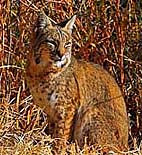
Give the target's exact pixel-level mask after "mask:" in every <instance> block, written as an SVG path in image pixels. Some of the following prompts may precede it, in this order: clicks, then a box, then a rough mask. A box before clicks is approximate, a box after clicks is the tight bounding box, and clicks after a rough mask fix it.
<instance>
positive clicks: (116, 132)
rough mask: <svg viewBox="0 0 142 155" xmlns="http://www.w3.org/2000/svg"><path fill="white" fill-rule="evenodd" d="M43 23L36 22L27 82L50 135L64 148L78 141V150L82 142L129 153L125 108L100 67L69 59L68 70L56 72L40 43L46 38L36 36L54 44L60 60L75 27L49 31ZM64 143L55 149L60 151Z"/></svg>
mask: <svg viewBox="0 0 142 155" xmlns="http://www.w3.org/2000/svg"><path fill="white" fill-rule="evenodd" d="M45 18H48V17H46V15H41V16H40V17H39V19H38V22H39V25H38V26H37V27H36V30H35V32H34V33H33V41H32V44H31V50H30V53H29V58H28V60H29V62H28V65H27V68H26V79H27V83H28V86H29V88H30V91H31V94H32V95H33V100H34V103H35V104H36V105H37V106H39V107H40V108H42V109H43V110H44V111H45V113H46V114H47V116H48V119H49V120H48V121H49V132H50V134H51V135H52V137H53V138H60V141H62V140H63V141H62V142H65V141H76V142H77V143H78V145H79V146H81V147H82V146H83V145H84V143H85V137H86V142H87V143H88V144H89V145H91V144H94V145H110V146H115V147H116V148H118V149H120V150H123V149H125V148H127V144H128V121H127V113H126V107H125V102H124V99H123V96H122V94H121V91H120V89H119V87H118V86H117V84H116V82H115V80H114V79H113V78H112V77H111V76H110V75H109V73H108V72H107V71H105V70H104V69H103V68H102V67H100V66H99V65H95V64H93V63H88V62H85V61H81V60H77V59H75V58H74V57H73V56H71V57H70V58H69V60H70V61H69V63H68V65H65V66H63V67H62V66H61V67H57V66H54V65H53V64H54V63H55V60H53V59H52V58H53V57H51V51H50V49H49V46H47V44H46V43H45V42H44V41H43V42H42V41H41V40H42V36H44V35H41V37H38V36H39V34H40V33H42V34H46V33H47V36H48V35H49V36H50V37H51V36H52V37H53V38H52V39H56V40H58V43H59V45H58V48H59V47H60V49H59V52H60V54H61V57H62V56H63V55H64V54H65V53H66V52H71V48H70V47H69V48H68V49H67V48H65V47H64V46H60V45H63V44H65V43H66V42H67V41H69V40H71V26H72V25H73V23H72V22H74V21H71V20H73V19H70V21H69V22H70V23H69V22H68V23H67V24H66V25H65V26H64V27H61V26H56V25H55V26H52V24H51V21H50V18H48V19H45ZM42 20H43V21H44V22H43V23H42ZM74 20H75V19H74ZM45 23H46V26H45V25H44V24H45ZM71 24H72V25H71ZM37 29H39V31H38V30H37ZM57 29H59V30H60V31H65V32H67V33H66V34H67V35H68V37H65V38H64V39H63V38H61V37H62V36H60V37H59V36H58V35H56V33H57V34H58V31H59V30H57ZM50 33H51V34H50ZM52 34H53V35H52ZM45 36H46V35H45ZM43 40H44V39H43ZM40 42H41V43H40ZM38 44H39V45H38ZM37 45H38V46H37ZM37 51H38V54H37V55H36V52H37ZM39 53H40V54H39ZM37 57H39V62H38V63H36V58H37ZM62 142H61V143H59V144H61V145H62Z"/></svg>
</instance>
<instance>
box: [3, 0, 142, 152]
mask: <svg viewBox="0 0 142 155" xmlns="http://www.w3.org/2000/svg"><path fill="white" fill-rule="evenodd" d="M41 9H43V10H44V11H45V13H46V14H47V15H48V16H49V17H51V18H52V19H54V20H55V21H56V22H61V21H64V20H65V19H68V18H70V17H71V16H72V15H74V14H77V19H76V22H75V26H74V30H73V50H72V51H73V55H74V56H75V57H77V58H79V59H80V58H81V59H84V60H86V61H91V62H94V63H97V64H100V65H101V66H103V67H104V68H105V69H106V70H107V71H108V72H109V73H110V74H111V75H112V76H113V77H114V78H115V80H116V82H117V83H118V85H119V87H120V88H121V91H122V93H123V96H124V99H125V102H126V106H127V112H128V117H129V124H130V130H129V147H130V149H134V148H139V146H140V144H141V139H142V1H141V0H135V1H134V0H1V4H0V145H1V146H3V148H4V147H8V146H10V145H11V146H14V145H15V144H17V142H19V141H26V142H29V139H32V140H33V141H34V142H35V144H36V143H37V142H38V141H40V140H41V139H43V137H44V138H45V137H46V131H47V130H48V129H47V128H48V123H47V120H46V115H45V114H44V113H43V112H42V110H41V109H40V108H38V107H36V106H35V105H34V104H33V102H32V96H31V95H30V92H29V90H28V88H27V86H26V83H25V79H24V68H25V65H26V56H27V55H28V49H29V45H30V37H31V33H32V29H33V26H34V24H35V21H36V18H37V15H38V12H39V11H40V10H41ZM46 124H47V125H46ZM41 135H42V136H41ZM48 138H49V137H48ZM48 138H45V139H46V141H50V142H51V140H49V139H48ZM13 144H14V145H13Z"/></svg>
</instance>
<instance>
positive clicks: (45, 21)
mask: <svg viewBox="0 0 142 155" xmlns="http://www.w3.org/2000/svg"><path fill="white" fill-rule="evenodd" d="M52 23H53V24H56V22H55V21H54V20H52V19H51V18H50V17H48V16H47V15H46V14H45V13H44V11H42V12H41V13H40V14H39V16H38V22H37V25H38V28H39V29H44V28H45V27H53V25H52Z"/></svg>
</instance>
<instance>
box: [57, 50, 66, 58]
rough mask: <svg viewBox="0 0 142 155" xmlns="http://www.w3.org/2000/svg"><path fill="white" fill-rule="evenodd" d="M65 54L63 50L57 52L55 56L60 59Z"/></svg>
mask: <svg viewBox="0 0 142 155" xmlns="http://www.w3.org/2000/svg"><path fill="white" fill-rule="evenodd" d="M64 54H65V50H57V55H58V56H59V57H60V58H62V57H63V56H64Z"/></svg>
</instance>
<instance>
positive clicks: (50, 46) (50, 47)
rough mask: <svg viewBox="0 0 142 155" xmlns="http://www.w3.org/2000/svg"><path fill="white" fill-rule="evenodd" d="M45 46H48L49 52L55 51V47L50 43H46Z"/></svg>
mask: <svg viewBox="0 0 142 155" xmlns="http://www.w3.org/2000/svg"><path fill="white" fill-rule="evenodd" d="M47 45H48V48H49V49H50V50H51V51H54V50H55V45H54V44H52V43H50V42H47Z"/></svg>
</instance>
